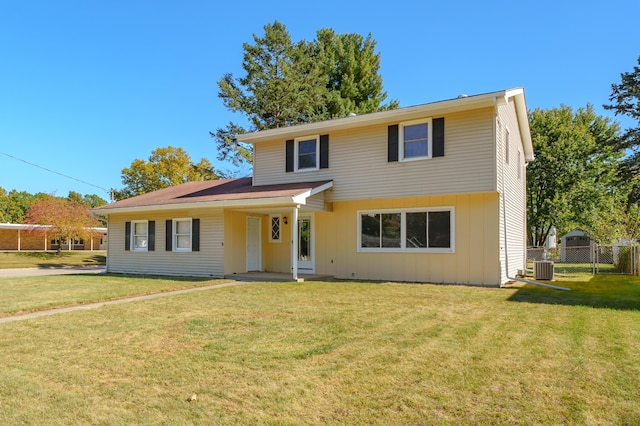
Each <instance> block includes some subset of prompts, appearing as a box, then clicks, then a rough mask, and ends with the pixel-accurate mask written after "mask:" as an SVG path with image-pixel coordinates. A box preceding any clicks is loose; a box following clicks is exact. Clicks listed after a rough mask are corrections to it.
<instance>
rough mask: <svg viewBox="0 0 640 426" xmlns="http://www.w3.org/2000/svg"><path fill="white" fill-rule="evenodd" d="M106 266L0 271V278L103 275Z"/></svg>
mask: <svg viewBox="0 0 640 426" xmlns="http://www.w3.org/2000/svg"><path fill="white" fill-rule="evenodd" d="M105 271H106V266H74V267H69V268H21V269H0V278H13V277H42V276H45V275H75V274H102V273H103V272H105Z"/></svg>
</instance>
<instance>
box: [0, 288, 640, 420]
mask: <svg viewBox="0 0 640 426" xmlns="http://www.w3.org/2000/svg"><path fill="white" fill-rule="evenodd" d="M55 278H56V277H46V278H45V280H54V279H55ZM87 278H89V277H87ZM91 278H95V279H96V280H100V279H103V280H114V281H112V282H111V284H109V285H107V286H106V287H113V286H117V285H118V284H117V283H116V281H117V280H118V279H122V280H124V281H127V280H129V279H134V278H131V277H116V276H102V277H100V276H95V277H91ZM614 278H624V280H623V281H622V284H621V285H618V283H617V282H616V280H615V279H614ZM167 280H168V281H171V279H167ZM87 282H90V280H89V281H87ZM6 284H7V281H5V280H0V294H4V288H5V286H6ZM57 284H58V285H62V283H57ZM556 284H558V285H561V286H567V287H571V288H573V289H574V291H572V292H556V291H552V290H549V289H544V288H534V287H529V286H526V287H523V288H512V289H493V288H473V287H464V286H444V285H412V284H393V283H386V284H371V283H355V282H354V283H351V282H331V283H325V282H307V283H302V284H289V283H255V284H250V285H246V286H238V287H226V288H220V289H215V290H211V291H205V292H198V293H197V294H194V293H191V294H183V295H178V296H173V297H170V298H163V299H154V300H149V301H144V302H135V303H129V304H124V305H113V306H106V307H103V308H100V309H97V310H91V311H77V312H72V313H65V314H61V315H55V316H50V317H44V318H38V319H34V320H27V321H19V322H13V323H7V324H2V325H0V341H2V345H3V350H2V351H0V365H2V369H0V423H2V424H39V425H47V424H112V425H125V424H126V425H128V424H510V425H511V424H523V425H525V424H526V425H529V424H638V423H640V404H638V400H639V396H640V395H639V389H640V366H639V363H638V359H640V290H639V289H640V280H639V279H638V278H631V277H604V279H601V277H600V276H598V277H594V278H585V279H584V280H573V281H568V282H557V283H556ZM131 285H133V284H131ZM68 291H71V290H70V289H68ZM598 294H600V295H601V296H603V297H599V296H598ZM605 294H608V296H606V297H605V296H604V295H605ZM11 298H13V299H15V298H19V294H18V293H16V294H14V295H12V296H11ZM621 299H624V300H621ZM193 394H195V395H196V396H197V398H196V399H195V400H194V401H187V399H188V398H189V397H190V396H191V395H193Z"/></svg>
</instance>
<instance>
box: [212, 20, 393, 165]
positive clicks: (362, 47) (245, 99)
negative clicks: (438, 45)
mask: <svg viewBox="0 0 640 426" xmlns="http://www.w3.org/2000/svg"><path fill="white" fill-rule="evenodd" d="M264 31H265V34H264V36H263V37H258V36H257V35H255V34H254V35H253V41H254V44H248V43H245V44H243V49H244V56H243V61H242V68H243V69H244V72H245V75H244V76H243V77H240V78H237V79H236V78H234V76H233V75H232V74H229V73H228V74H225V75H224V76H223V77H222V78H221V79H220V80H219V81H218V87H219V93H218V96H219V97H220V98H221V99H222V101H223V103H224V105H225V107H226V108H227V109H228V110H230V111H232V112H237V113H241V114H243V115H245V117H246V118H247V120H248V123H249V126H248V128H245V127H243V126H242V125H239V124H237V123H233V122H230V123H229V124H228V125H227V126H226V127H225V128H218V129H217V130H216V131H215V132H210V134H211V136H212V137H213V138H214V139H215V140H216V144H217V148H218V159H219V160H223V161H224V160H227V161H231V162H232V163H233V164H234V165H239V164H241V163H244V162H247V163H251V162H252V161H253V153H252V151H251V147H250V146H246V145H244V144H242V143H240V142H238V140H237V138H236V135H238V134H242V133H246V132H248V131H249V132H252V131H259V130H265V129H273V128H278V127H284V126H291V125H295V124H300V123H309V122H314V121H320V120H326V119H331V118H338V117H345V116H346V115H347V114H348V113H351V112H354V113H365V112H372V111H378V110H382V109H388V108H397V106H398V102H397V101H392V102H391V103H389V104H387V105H383V104H382V102H383V101H384V99H385V98H386V96H387V95H386V93H385V92H383V90H382V77H380V75H379V70H380V55H379V54H377V53H375V42H374V41H373V39H372V38H371V35H369V36H368V37H367V38H366V39H365V38H363V37H362V36H360V35H358V34H341V35H338V34H335V32H334V31H333V30H330V29H323V30H320V31H318V33H317V39H316V40H314V41H311V42H307V41H305V40H303V41H300V42H293V41H292V40H291V37H290V35H289V33H288V32H287V29H286V27H285V26H284V25H283V24H281V23H280V22H278V21H275V22H274V23H273V24H268V25H266V26H265V27H264Z"/></svg>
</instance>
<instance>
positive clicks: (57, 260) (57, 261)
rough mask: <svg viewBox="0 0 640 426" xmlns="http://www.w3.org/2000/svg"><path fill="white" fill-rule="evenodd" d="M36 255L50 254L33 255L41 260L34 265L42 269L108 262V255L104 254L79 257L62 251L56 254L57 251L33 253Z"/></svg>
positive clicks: (104, 263)
mask: <svg viewBox="0 0 640 426" xmlns="http://www.w3.org/2000/svg"><path fill="white" fill-rule="evenodd" d="M32 254H34V255H38V254H40V255H42V254H45V255H48V256H44V257H43V256H33V258H34V259H36V260H41V262H35V263H34V267H36V268H41V269H55V268H71V267H79V266H104V265H106V264H107V256H105V255H103V254H94V255H91V256H82V257H81V258H78V257H77V256H76V257H74V256H73V255H68V254H67V255H65V253H61V254H60V255H56V254H55V253H32Z"/></svg>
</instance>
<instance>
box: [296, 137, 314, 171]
mask: <svg viewBox="0 0 640 426" xmlns="http://www.w3.org/2000/svg"><path fill="white" fill-rule="evenodd" d="M318 139H319V138H318V136H306V137H302V138H298V139H295V170H296V171H305V170H318V168H319V167H318V159H319V158H320V152H319V151H320V143H319V141H318Z"/></svg>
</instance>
